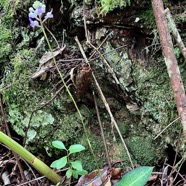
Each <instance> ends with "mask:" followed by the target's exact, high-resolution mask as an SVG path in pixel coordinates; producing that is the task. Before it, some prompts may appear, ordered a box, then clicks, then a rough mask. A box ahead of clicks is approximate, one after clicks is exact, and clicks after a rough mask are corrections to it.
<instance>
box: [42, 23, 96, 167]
mask: <svg viewBox="0 0 186 186" xmlns="http://www.w3.org/2000/svg"><path fill="white" fill-rule="evenodd" d="M41 29H42V31H43V34H44V37H45V39H46V42H47V44H48V47H49V49H50V52H51V53H52V58H53V61H54V65H55V67H56V69H57V72H58V74H59V76H60V78H61V80H62V83H63V85H64V87H65V89H66V91H67V93H68V94H69V96H70V98H71V100H72V102H73V103H74V106H75V108H76V110H77V112H78V114H79V117H80V120H81V123H82V125H83V130H84V133H85V136H86V140H87V143H88V146H89V148H90V151H91V153H92V155H93V158H94V160H95V163H96V167H97V169H98V171H99V166H98V162H97V159H96V156H95V154H94V151H93V149H92V146H91V143H90V140H89V138H88V132H87V129H86V125H85V123H84V121H83V116H82V114H81V112H80V110H79V108H78V106H77V103H76V101H75V99H74V97H73V96H72V94H71V92H70V90H69V88H68V86H67V84H66V83H65V80H64V78H63V75H62V73H61V71H60V69H59V67H58V65H57V62H56V59H55V57H54V54H53V50H52V47H51V45H50V42H49V40H48V37H47V35H46V32H45V29H44V26H43V25H42V23H41Z"/></svg>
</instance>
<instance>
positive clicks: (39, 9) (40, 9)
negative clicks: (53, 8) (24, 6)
mask: <svg viewBox="0 0 186 186" xmlns="http://www.w3.org/2000/svg"><path fill="white" fill-rule="evenodd" d="M36 10H37V12H38V15H40V16H41V15H42V14H43V13H45V11H46V6H45V5H44V4H41V5H39V6H38V7H37V9H36Z"/></svg>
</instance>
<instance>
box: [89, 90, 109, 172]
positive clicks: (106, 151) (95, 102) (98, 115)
mask: <svg viewBox="0 0 186 186" xmlns="http://www.w3.org/2000/svg"><path fill="white" fill-rule="evenodd" d="M93 97H94V104H95V108H96V113H97V118H98V123H99V126H100V130H101V136H102V139H103V144H104V148H105V153H106V157H107V162H108V166H109V168H110V170H111V168H112V166H111V162H110V156H109V153H108V148H107V143H106V140H105V135H104V132H103V126H102V123H101V118H100V114H99V109H98V105H97V101H96V96H95V93H94V92H93Z"/></svg>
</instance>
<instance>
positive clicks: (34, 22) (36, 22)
mask: <svg viewBox="0 0 186 186" xmlns="http://www.w3.org/2000/svg"><path fill="white" fill-rule="evenodd" d="M29 21H30V26H31V27H32V28H34V27H40V26H39V22H38V21H36V20H34V21H33V20H32V19H31V18H29Z"/></svg>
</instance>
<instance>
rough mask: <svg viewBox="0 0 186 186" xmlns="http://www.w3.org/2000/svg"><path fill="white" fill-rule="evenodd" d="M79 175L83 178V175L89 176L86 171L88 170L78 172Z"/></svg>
mask: <svg viewBox="0 0 186 186" xmlns="http://www.w3.org/2000/svg"><path fill="white" fill-rule="evenodd" d="M77 173H78V175H81V176H83V175H85V174H88V172H87V171H86V170H84V169H83V170H81V171H79V170H78V171H77Z"/></svg>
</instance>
